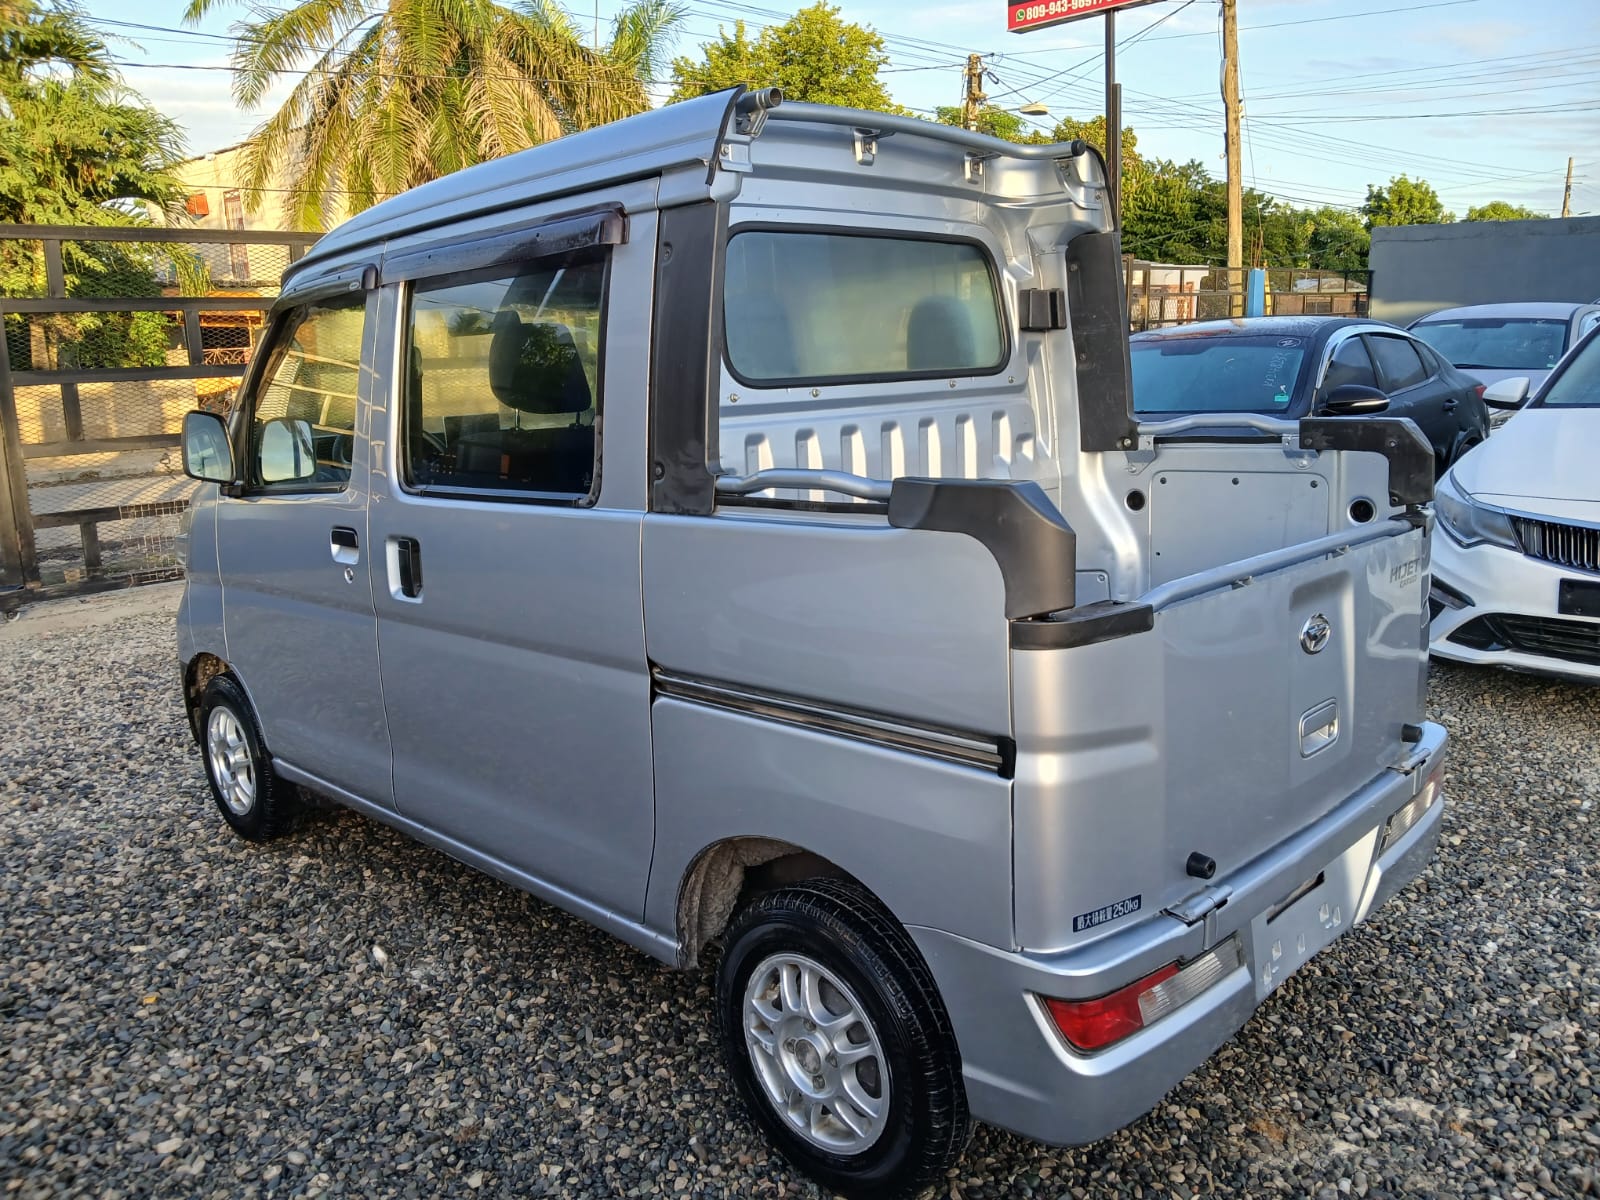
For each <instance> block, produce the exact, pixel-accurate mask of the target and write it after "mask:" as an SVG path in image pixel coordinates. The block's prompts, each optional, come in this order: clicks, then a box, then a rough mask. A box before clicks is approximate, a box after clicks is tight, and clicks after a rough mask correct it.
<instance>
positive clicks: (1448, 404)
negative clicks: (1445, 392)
mask: <svg viewBox="0 0 1600 1200" xmlns="http://www.w3.org/2000/svg"><path fill="white" fill-rule="evenodd" d="M1460 403H1461V401H1459V400H1457V399H1456V398H1455V397H1453V396H1452V397H1451V398H1450V399H1449V400H1446V401H1445V402H1444V410H1445V412H1455V410H1456V405H1458V404H1460Z"/></svg>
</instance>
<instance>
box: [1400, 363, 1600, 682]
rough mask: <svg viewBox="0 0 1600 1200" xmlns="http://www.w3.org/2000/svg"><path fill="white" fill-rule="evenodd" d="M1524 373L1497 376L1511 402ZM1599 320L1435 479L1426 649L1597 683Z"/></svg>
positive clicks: (1499, 400)
mask: <svg viewBox="0 0 1600 1200" xmlns="http://www.w3.org/2000/svg"><path fill="white" fill-rule="evenodd" d="M1526 390H1527V381H1526V380H1525V379H1520V378H1514V379H1507V380H1504V381H1502V382H1501V383H1498V384H1496V385H1495V386H1494V387H1491V388H1490V389H1489V391H1488V392H1487V393H1486V394H1485V396H1484V400H1485V402H1486V403H1488V404H1491V405H1493V406H1495V407H1501V408H1504V407H1516V406H1517V397H1518V396H1519V395H1520V394H1522V393H1525V392H1526ZM1597 446H1600V332H1597V333H1591V334H1590V335H1589V336H1588V337H1586V338H1585V339H1584V340H1583V341H1582V342H1580V343H1579V344H1578V346H1577V347H1576V348H1575V349H1574V350H1573V351H1572V352H1571V353H1570V354H1568V355H1567V356H1566V357H1565V358H1564V359H1562V361H1561V363H1560V364H1559V365H1558V366H1557V367H1556V369H1555V370H1554V371H1553V372H1552V373H1551V375H1550V377H1549V379H1548V380H1547V381H1546V382H1545V384H1544V386H1543V387H1542V388H1541V389H1540V390H1539V392H1538V393H1537V394H1536V395H1535V396H1534V398H1533V399H1532V400H1531V401H1529V402H1528V403H1527V404H1526V405H1525V406H1522V411H1521V412H1520V413H1519V414H1518V416H1517V419H1516V420H1515V421H1512V422H1511V423H1510V424H1508V425H1506V426H1505V428H1504V429H1502V430H1500V431H1499V432H1498V433H1496V434H1495V436H1494V437H1492V438H1490V439H1489V440H1488V441H1487V442H1485V443H1484V444H1483V445H1482V446H1480V447H1478V449H1476V450H1474V451H1473V452H1472V453H1471V454H1469V455H1467V456H1466V457H1465V458H1463V459H1462V460H1461V461H1460V462H1458V463H1456V464H1455V466H1454V467H1452V468H1451V469H1450V471H1449V472H1448V473H1447V474H1446V475H1445V476H1444V478H1443V479H1441V480H1440V481H1439V485H1438V491H1437V494H1436V496H1435V501H1434V514H1435V516H1436V517H1437V524H1438V530H1439V533H1438V535H1437V536H1436V537H1435V538H1434V544H1433V590H1432V593H1431V595H1430V597H1429V599H1430V607H1431V611H1432V626H1431V634H1430V646H1429V648H1430V650H1431V651H1432V653H1433V654H1435V655H1437V656H1438V657H1440V658H1449V659H1455V660H1457V661H1459V662H1469V663H1484V664H1489V665H1494V666H1502V667H1510V668H1513V669H1515V670H1521V671H1536V672H1539V673H1541V674H1548V675H1560V676H1565V677H1568V678H1575V679H1583V680H1589V681H1592V682H1596V683H1600V469H1597V467H1596V463H1595V448H1596V447H1597Z"/></svg>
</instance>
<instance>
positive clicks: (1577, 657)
mask: <svg viewBox="0 0 1600 1200" xmlns="http://www.w3.org/2000/svg"><path fill="white" fill-rule="evenodd" d="M1433 578H1434V590H1433V597H1432V599H1433V601H1434V603H1433V608H1434V610H1435V613H1436V615H1435V616H1434V618H1433V620H1432V622H1431V623H1430V625H1429V627H1428V652H1429V653H1430V654H1433V655H1435V656H1436V657H1438V658H1447V659H1450V660H1452V661H1454V662H1465V663H1477V664H1479V665H1481V666H1491V667H1507V668H1509V669H1511V670H1515V671H1531V672H1535V673H1537V674H1540V675H1555V676H1559V677H1561V678H1564V679H1577V680H1582V681H1585V682H1590V683H1600V661H1597V656H1600V620H1596V619H1594V618H1592V617H1579V616H1570V615H1562V614H1561V613H1559V611H1558V603H1557V601H1558V596H1559V593H1560V587H1561V581H1562V580H1564V579H1580V580H1581V579H1590V578H1593V577H1592V576H1585V575H1583V574H1581V573H1579V572H1577V571H1569V570H1565V569H1563V568H1561V567H1558V566H1555V565H1554V564H1551V563H1546V562H1541V561H1539V560H1538V559H1534V558H1529V557H1527V556H1526V555H1524V554H1519V553H1518V552H1517V551H1515V550H1507V549H1505V548H1503V547H1500V546H1488V545H1483V546H1471V547H1463V546H1460V545H1458V544H1457V543H1456V542H1454V541H1452V540H1451V539H1450V537H1449V536H1448V535H1447V534H1442V533H1441V534H1440V535H1439V536H1438V537H1436V538H1435V539H1434V550H1433ZM1500 617H1510V618H1512V620H1511V621H1510V622H1501V621H1498V620H1497V618H1500ZM1519 635H1522V636H1519Z"/></svg>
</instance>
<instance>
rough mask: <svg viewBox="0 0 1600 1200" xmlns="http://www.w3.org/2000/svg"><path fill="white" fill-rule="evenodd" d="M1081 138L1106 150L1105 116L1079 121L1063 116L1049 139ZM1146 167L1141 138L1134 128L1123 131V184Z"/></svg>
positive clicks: (1068, 140) (1068, 139) (1058, 140)
mask: <svg viewBox="0 0 1600 1200" xmlns="http://www.w3.org/2000/svg"><path fill="white" fill-rule="evenodd" d="M1079 138H1082V139H1083V140H1084V141H1086V142H1088V143H1089V145H1091V146H1093V147H1094V148H1095V149H1096V150H1098V151H1100V153H1101V154H1104V153H1105V152H1106V145H1107V143H1106V119H1105V117H1103V116H1100V117H1094V118H1092V119H1091V120H1088V121H1079V120H1077V119H1076V118H1074V117H1062V118H1061V120H1059V121H1057V122H1056V127H1055V129H1054V130H1053V131H1051V134H1050V138H1049V140H1050V141H1052V142H1075V141H1077V140H1078V139H1079ZM1143 169H1144V162H1143V160H1142V159H1141V158H1140V157H1139V139H1138V137H1137V136H1135V134H1134V132H1133V130H1132V129H1126V128H1125V129H1123V131H1122V174H1123V184H1124V187H1126V184H1127V179H1128V177H1129V176H1132V175H1137V174H1139V173H1140V172H1141V171H1142V170H1143Z"/></svg>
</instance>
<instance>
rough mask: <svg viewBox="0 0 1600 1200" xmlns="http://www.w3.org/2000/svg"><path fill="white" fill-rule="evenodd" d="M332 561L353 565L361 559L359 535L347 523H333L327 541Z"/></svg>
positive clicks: (348, 565)
mask: <svg viewBox="0 0 1600 1200" xmlns="http://www.w3.org/2000/svg"><path fill="white" fill-rule="evenodd" d="M328 548H329V550H330V551H332V553H333V561H334V562H336V563H342V564H343V565H344V566H347V567H353V566H355V565H356V563H358V562H360V561H361V535H360V534H358V533H357V532H356V531H355V530H354V529H351V528H350V526H348V525H335V526H334V527H333V534H332V536H331V538H330V539H329V542H328Z"/></svg>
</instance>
